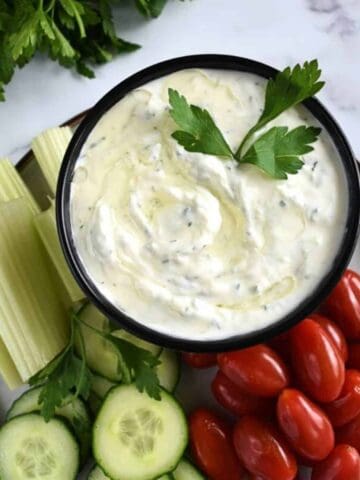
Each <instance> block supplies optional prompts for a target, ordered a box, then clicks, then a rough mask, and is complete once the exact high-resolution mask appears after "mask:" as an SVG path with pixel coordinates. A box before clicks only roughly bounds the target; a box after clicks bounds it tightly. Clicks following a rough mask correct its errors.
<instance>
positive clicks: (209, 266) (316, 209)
mask: <svg viewBox="0 0 360 480" xmlns="http://www.w3.org/2000/svg"><path fill="white" fill-rule="evenodd" d="M169 87H172V88H175V89H177V90H178V91H179V92H180V93H181V94H183V95H185V96H186V98H187V99H188V101H189V102H191V103H194V104H196V105H199V106H201V107H203V108H206V109H208V110H209V112H210V113H211V115H212V116H213V118H214V119H215V121H216V123H217V124H218V126H219V127H220V129H221V130H222V131H223V132H224V135H225V137H226V139H227V141H228V143H229V144H230V146H231V147H232V148H233V149H234V150H235V149H236V148H237V147H238V146H239V144H240V142H241V140H242V138H243V137H244V135H245V134H246V132H247V131H248V129H249V128H250V127H251V126H252V125H253V124H254V123H255V122H256V120H257V118H258V117H259V115H260V113H261V107H262V106H263V103H264V88H265V81H264V80H263V79H261V78H259V77H257V76H254V75H250V74H246V73H239V72H225V71H217V70H206V71H204V70H192V69H191V70H183V71H180V72H177V73H174V74H172V75H170V76H167V77H164V78H161V79H160V80H156V81H154V82H151V83H149V84H147V85H144V86H143V87H142V88H140V89H138V90H135V91H133V92H132V93H130V94H128V95H127V96H126V97H125V98H124V99H122V100H121V101H120V102H119V103H117V104H116V105H115V106H114V107H112V108H111V110H109V111H108V112H107V113H106V114H105V115H104V116H103V117H102V118H101V120H100V121H99V122H98V124H97V125H96V127H95V128H94V130H93V131H92V133H91V134H90V136H89V138H88V140H87V142H86V144H85V146H84V148H83V151H82V154H81V156H80V158H79V160H78V162H77V165H76V169H75V174H74V179H73V183H72V187H71V224H72V229H73V237H74V241H75V245H76V248H77V250H78V253H79V255H80V258H81V260H82V262H83V264H84V266H85V268H86V270H87V272H88V274H89V275H90V276H91V278H92V279H93V281H94V282H95V284H96V286H97V288H98V289H99V291H100V292H102V294H103V295H105V297H106V298H107V299H108V300H109V301H110V302H112V303H113V304H114V305H115V306H116V307H117V308H119V309H120V310H121V311H123V312H125V313H126V314H127V315H129V316H130V317H132V318H134V319H135V320H137V321H138V322H140V323H142V324H144V325H146V326H148V327H151V328H153V329H155V330H157V331H160V332H163V333H167V334H170V335H172V336H177V337H183V338H188V339H200V340H208V339H220V338H224V337H229V336H232V335H235V334H241V333H246V332H249V331H254V330H257V329H259V328H262V327H264V326H266V325H268V324H270V323H273V322H276V320H278V319H279V318H281V317H282V316H283V315H284V314H286V313H288V312H289V311H291V310H292V309H294V307H296V306H297V305H298V304H299V303H300V302H301V301H302V300H303V299H304V298H306V297H307V296H308V295H309V294H310V293H311V292H312V290H313V289H314V288H315V287H316V285H317V284H318V283H319V281H320V280H321V278H322V277H323V276H324V274H326V273H327V272H328V271H329V269H330V268H331V266H332V262H333V259H334V257H335V255H336V252H337V250H338V248H339V244H340V241H341V237H342V235H343V232H344V222H345V219H346V208H347V206H346V205H347V200H348V199H347V193H346V192H347V190H346V186H345V177H344V172H343V170H342V167H341V163H340V160H339V156H338V153H337V152H336V150H335V148H334V146H333V144H332V142H331V139H330V138H329V135H328V134H327V133H326V132H325V131H323V132H322V133H321V135H320V139H319V140H318V141H317V142H316V144H314V147H315V149H314V151H313V152H311V153H309V154H307V155H306V156H304V158H303V159H304V161H305V166H304V167H303V168H302V170H301V171H300V172H299V173H298V174H297V175H290V176H289V179H288V180H274V179H272V178H270V177H268V176H266V175H265V174H263V173H262V172H261V171H260V170H259V169H258V168H256V167H254V166H252V165H242V166H240V167H239V166H238V165H237V163H236V162H233V161H229V160H223V159H221V158H218V157H214V156H209V155H203V154H199V153H189V152H186V151H185V150H184V149H183V148H182V147H181V146H179V145H178V144H177V142H176V141H175V140H173V139H172V138H171V133H172V132H173V131H174V130H176V129H177V128H176V125H175V123H174V122H173V120H172V119H171V117H170V115H169V112H168V110H169V104H168V93H167V92H168V88H169ZM300 124H307V125H309V124H311V125H317V122H316V120H315V119H314V117H313V116H312V115H311V114H310V113H309V112H308V111H307V110H306V109H305V108H304V107H299V108H296V109H291V110H289V111H287V112H285V113H284V114H282V115H281V116H280V117H279V118H278V119H277V120H276V121H274V122H272V123H271V124H269V125H268V126H267V127H266V128H267V129H268V128H270V127H271V126H274V125H283V126H288V127H289V128H293V127H296V126H298V125H300Z"/></svg>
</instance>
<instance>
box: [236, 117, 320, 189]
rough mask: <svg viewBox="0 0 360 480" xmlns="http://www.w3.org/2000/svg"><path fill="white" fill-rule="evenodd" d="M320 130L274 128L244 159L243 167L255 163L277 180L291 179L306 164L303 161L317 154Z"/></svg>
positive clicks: (302, 127)
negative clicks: (315, 148)
mask: <svg viewBox="0 0 360 480" xmlns="http://www.w3.org/2000/svg"><path fill="white" fill-rule="evenodd" d="M320 132H321V129H320V128H316V127H305V126H303V125H302V126H300V127H297V128H294V129H293V130H290V131H289V129H288V128H287V127H273V128H271V129H270V130H268V131H267V132H265V133H264V134H263V135H261V136H260V137H259V138H258V139H257V140H256V141H255V142H254V143H253V145H252V146H251V147H250V148H249V150H248V151H247V152H246V153H245V155H244V156H243V157H242V158H241V159H240V163H252V164H253V165H256V166H257V167H259V168H260V169H261V170H263V171H264V172H265V173H267V174H268V175H270V176H271V177H273V178H278V179H284V180H286V179H287V174H295V173H297V172H298V171H299V170H300V169H301V168H302V166H303V164H304V162H303V161H302V160H301V159H300V158H299V156H300V155H304V154H306V153H309V152H311V151H312V150H313V147H311V146H310V144H311V143H314V142H316V140H317V139H318V136H319V134H320Z"/></svg>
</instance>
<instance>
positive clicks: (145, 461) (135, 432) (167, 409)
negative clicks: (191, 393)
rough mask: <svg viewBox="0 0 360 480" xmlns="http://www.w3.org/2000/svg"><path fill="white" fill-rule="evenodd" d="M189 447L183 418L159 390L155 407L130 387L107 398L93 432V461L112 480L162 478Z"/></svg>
mask: <svg viewBox="0 0 360 480" xmlns="http://www.w3.org/2000/svg"><path fill="white" fill-rule="evenodd" d="M187 442H188V431H187V422H186V417H185V414H184V412H183V410H182V408H181V406H180V405H179V404H178V402H177V401H176V400H175V399H174V397H172V396H171V395H170V394H169V393H168V392H166V390H162V391H161V401H157V400H154V399H152V398H150V397H149V396H148V395H147V394H146V393H140V392H139V391H138V390H137V389H136V387H135V386H134V385H119V386H118V387H114V388H113V389H112V390H111V391H110V392H109V393H108V395H107V397H106V398H105V400H104V403H103V405H102V407H101V409H100V412H99V414H98V416H97V418H96V420H95V424H94V428H93V453H94V456H95V459H96V461H97V463H98V465H99V466H100V467H101V468H102V469H103V470H104V472H105V473H106V474H107V475H108V476H110V477H111V478H112V479H113V480H152V479H154V478H157V477H161V476H162V475H164V474H165V473H167V472H170V471H172V470H174V468H175V467H176V466H177V464H178V462H179V460H180V458H181V457H182V455H183V453H184V450H185V448H186V445H187ZM119 459H121V461H119Z"/></svg>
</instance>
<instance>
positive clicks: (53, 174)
mask: <svg viewBox="0 0 360 480" xmlns="http://www.w3.org/2000/svg"><path fill="white" fill-rule="evenodd" d="M71 137H72V132H71V129H70V127H55V128H50V129H48V130H45V131H44V132H42V133H40V135H38V136H37V137H35V138H34V139H33V141H32V144H31V147H32V150H33V152H34V155H35V158H36V160H37V162H38V164H39V166H40V168H41V171H42V173H43V175H44V177H45V179H46V181H47V183H48V185H49V188H50V190H51V193H52V194H53V195H55V192H56V184H57V180H58V175H59V170H60V165H61V162H62V160H63V158H64V155H65V151H66V149H67V147H68V145H69V143H70V140H71Z"/></svg>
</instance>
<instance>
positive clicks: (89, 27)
mask: <svg viewBox="0 0 360 480" xmlns="http://www.w3.org/2000/svg"><path fill="white" fill-rule="evenodd" d="M166 2H167V0H136V1H135V2H133V3H134V5H135V6H136V7H137V9H138V10H139V11H140V12H141V13H142V14H143V15H144V16H146V17H147V18H150V17H157V16H159V15H160V13H161V12H162V9H163V8H164V6H165V4H166ZM114 3H115V2H113V1H112V0H97V1H89V0H0V100H4V85H6V84H7V83H9V82H10V80H11V78H12V76H13V74H14V72H15V69H16V67H20V68H21V67H23V66H24V65H25V64H26V63H28V62H29V61H30V60H31V59H32V58H33V56H34V55H35V53H36V52H37V51H40V52H42V53H46V54H47V55H48V56H49V57H50V58H51V59H52V60H55V61H58V62H59V63H60V65H62V66H63V67H66V68H74V69H76V70H77V71H78V73H80V74H81V75H84V76H86V77H89V78H92V77H94V72H93V70H92V69H91V68H90V65H92V64H101V63H105V62H109V61H110V60H112V59H113V57H114V55H116V54H119V53H126V52H131V51H133V50H136V49H137V48H139V46H138V45H136V44H134V43H130V42H127V41H125V40H123V39H121V38H119V37H118V36H117V34H116V31H115V26H114V22H113V17H112V12H113V8H114V6H113V4H114Z"/></svg>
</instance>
